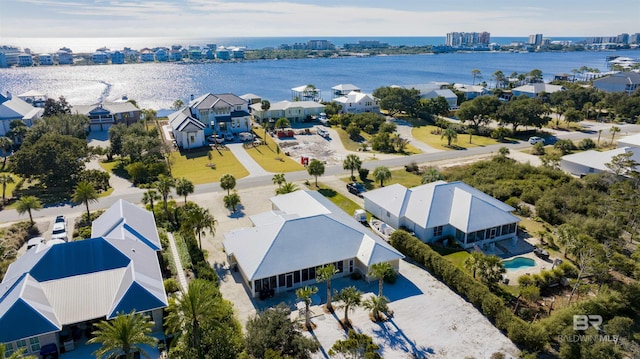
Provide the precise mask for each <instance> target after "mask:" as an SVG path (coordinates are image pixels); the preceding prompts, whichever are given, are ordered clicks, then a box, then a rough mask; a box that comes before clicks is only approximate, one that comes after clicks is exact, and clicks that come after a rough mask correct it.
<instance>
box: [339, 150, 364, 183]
mask: <svg viewBox="0 0 640 359" xmlns="http://www.w3.org/2000/svg"><path fill="white" fill-rule="evenodd" d="M360 167H362V160H361V159H360V157H358V156H357V155H354V154H349V155H347V157H346V158H345V159H344V162H342V168H343V169H345V170H350V171H351V180H352V181H353V180H354V179H355V177H354V176H353V171H359V170H360Z"/></svg>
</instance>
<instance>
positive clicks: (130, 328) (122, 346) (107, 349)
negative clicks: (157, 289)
mask: <svg viewBox="0 0 640 359" xmlns="http://www.w3.org/2000/svg"><path fill="white" fill-rule="evenodd" d="M95 326H96V328H97V330H95V331H94V332H93V335H94V337H93V338H91V339H89V341H88V343H90V344H94V343H100V344H102V346H101V347H100V349H98V350H96V351H95V352H93V355H95V356H96V357H97V358H102V357H105V356H106V357H107V358H118V357H120V356H122V355H124V357H125V358H126V359H133V355H134V353H135V352H140V353H141V354H142V355H143V356H144V357H145V358H150V356H149V354H147V353H146V352H145V351H144V349H142V347H141V346H142V345H155V344H156V342H157V339H156V338H154V337H152V336H151V328H153V322H152V321H150V320H149V317H147V316H146V315H144V314H142V313H135V312H134V311H131V313H129V314H122V313H120V314H118V316H117V317H115V318H113V319H111V320H109V321H106V320H103V321H101V322H98V323H96V324H95Z"/></svg>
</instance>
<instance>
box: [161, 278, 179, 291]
mask: <svg viewBox="0 0 640 359" xmlns="http://www.w3.org/2000/svg"><path fill="white" fill-rule="evenodd" d="M164 291H165V292H167V293H175V292H178V291H180V286H179V285H178V281H177V280H175V279H173V278H169V279H165V280H164Z"/></svg>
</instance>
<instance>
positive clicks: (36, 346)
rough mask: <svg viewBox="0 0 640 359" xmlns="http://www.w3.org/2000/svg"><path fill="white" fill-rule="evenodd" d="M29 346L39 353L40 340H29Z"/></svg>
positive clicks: (36, 338)
mask: <svg viewBox="0 0 640 359" xmlns="http://www.w3.org/2000/svg"><path fill="white" fill-rule="evenodd" d="M149 314H151V313H149ZM29 345H30V346H31V352H32V353H35V352H39V351H40V339H39V338H38V337H33V338H29Z"/></svg>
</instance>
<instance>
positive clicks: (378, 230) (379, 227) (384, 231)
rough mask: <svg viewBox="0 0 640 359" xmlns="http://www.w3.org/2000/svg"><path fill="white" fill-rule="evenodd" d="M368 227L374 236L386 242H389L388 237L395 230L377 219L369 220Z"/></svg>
mask: <svg viewBox="0 0 640 359" xmlns="http://www.w3.org/2000/svg"><path fill="white" fill-rule="evenodd" d="M369 227H371V230H372V231H373V232H374V233H375V234H377V235H378V236H380V237H381V238H382V239H384V240H385V241H387V242H388V241H389V237H390V236H391V234H392V233H393V232H395V229H394V228H393V227H391V226H390V225H388V224H386V223H384V222H383V221H381V220H379V219H373V218H371V220H370V221H369Z"/></svg>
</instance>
